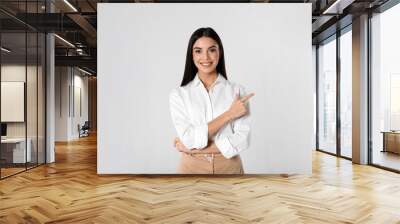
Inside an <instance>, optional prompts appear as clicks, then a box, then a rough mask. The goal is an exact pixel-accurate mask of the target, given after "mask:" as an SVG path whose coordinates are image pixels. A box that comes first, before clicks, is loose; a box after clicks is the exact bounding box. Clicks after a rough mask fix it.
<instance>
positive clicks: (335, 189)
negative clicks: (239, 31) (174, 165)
mask: <svg viewBox="0 0 400 224" xmlns="http://www.w3.org/2000/svg"><path fill="white" fill-rule="evenodd" d="M56 152H57V153H56V158H57V162H56V163H55V164H51V165H46V166H41V167H39V168H36V169H33V170H30V171H28V172H26V173H22V174H19V175H16V176H13V177H10V178H8V179H5V180H2V181H0V223H45V222H47V223H373V224H377V223H384V224H386V223H400V175H399V174H395V173H391V172H387V171H384V170H380V169H377V168H374V167H369V166H359V165H353V164H351V162H350V161H347V160H343V159H337V158H335V157H333V156H329V155H326V154H323V153H318V152H315V153H314V155H313V158H314V162H313V175H312V176H302V175H294V176H279V175H264V176H243V177H205V176H200V177H199V176H197V177H196V176H192V177H177V176H98V175H97V174H96V139H95V137H90V138H84V139H82V140H80V141H75V142H70V143H68V144H57V150H56Z"/></svg>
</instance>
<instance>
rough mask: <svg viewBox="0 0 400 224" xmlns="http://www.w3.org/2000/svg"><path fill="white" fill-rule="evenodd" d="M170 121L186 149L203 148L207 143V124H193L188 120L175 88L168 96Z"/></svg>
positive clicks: (186, 112) (185, 109)
mask: <svg viewBox="0 0 400 224" xmlns="http://www.w3.org/2000/svg"><path fill="white" fill-rule="evenodd" d="M169 105H170V112H171V117H172V122H173V124H174V126H175V129H176V132H177V134H178V137H179V139H180V140H181V141H182V143H183V144H184V145H185V146H186V148H188V149H203V148H205V147H206V146H207V144H208V124H207V123H204V124H199V125H194V124H192V123H191V122H190V117H189V115H188V111H187V108H186V107H185V104H184V102H183V99H182V97H181V96H180V95H179V92H178V90H177V89H174V90H172V92H171V93H170V96H169Z"/></svg>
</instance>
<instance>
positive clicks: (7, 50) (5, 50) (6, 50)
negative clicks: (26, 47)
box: [1, 47, 11, 53]
mask: <svg viewBox="0 0 400 224" xmlns="http://www.w3.org/2000/svg"><path fill="white" fill-rule="evenodd" d="M1 50H2V51H4V52H6V53H10V52H11V50H9V49H7V48H5V47H1Z"/></svg>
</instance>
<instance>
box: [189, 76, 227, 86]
mask: <svg viewBox="0 0 400 224" xmlns="http://www.w3.org/2000/svg"><path fill="white" fill-rule="evenodd" d="M225 82H226V79H225V78H224V77H223V76H222V75H221V74H219V73H218V75H217V79H216V80H215V82H214V83H213V86H216V85H217V84H219V83H221V84H224V83H225ZM200 84H203V83H202V82H201V80H200V78H199V75H198V74H197V73H196V77H194V79H193V85H194V86H198V85H200Z"/></svg>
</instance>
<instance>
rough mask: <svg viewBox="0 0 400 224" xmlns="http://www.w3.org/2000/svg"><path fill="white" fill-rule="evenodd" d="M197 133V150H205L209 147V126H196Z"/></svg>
mask: <svg viewBox="0 0 400 224" xmlns="http://www.w3.org/2000/svg"><path fill="white" fill-rule="evenodd" d="M194 130H195V131H194V133H195V140H194V142H195V144H194V145H195V148H196V149H203V148H205V147H207V145H208V125H207V124H202V125H199V126H196V127H195V129H194Z"/></svg>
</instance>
